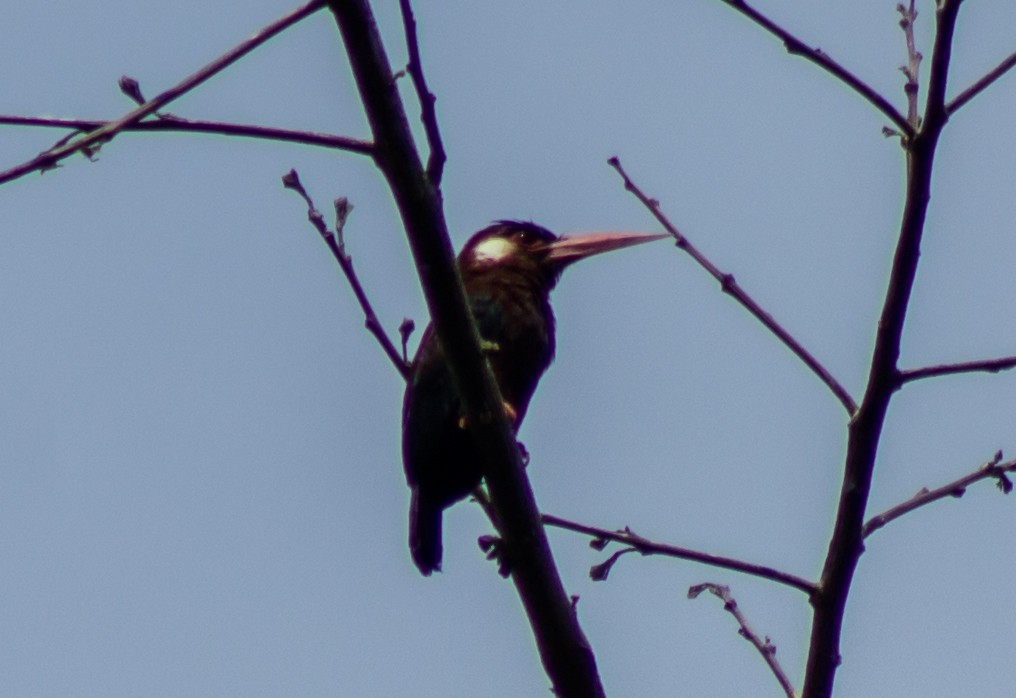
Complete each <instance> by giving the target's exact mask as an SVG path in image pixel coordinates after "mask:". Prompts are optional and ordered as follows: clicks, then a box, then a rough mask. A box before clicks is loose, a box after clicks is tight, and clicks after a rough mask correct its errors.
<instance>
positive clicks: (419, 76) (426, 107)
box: [399, 0, 447, 191]
mask: <svg viewBox="0 0 1016 698" xmlns="http://www.w3.org/2000/svg"><path fill="white" fill-rule="evenodd" d="M399 9H400V10H401V11H402V25H403V27H404V29H405V33H406V50H407V51H408V53H409V63H408V65H406V72H407V73H409V77H410V78H412V80H413V87H414V88H415V89H416V97H417V99H418V100H419V102H420V121H422V122H423V129H424V132H425V133H426V134H427V146H428V147H429V149H430V157H428V158H427V177H429V178H430V183H431V184H432V185H433V186H434V188H435V189H437V190H439V191H440V189H441V175H442V174H443V173H444V165H445V160H447V156H446V155H445V149H444V142H443V141H442V140H441V129H440V128H438V125H437V112H436V111H435V110H434V102H435V101H437V98H436V97H435V96H434V94H433V93H432V92H431V91H430V88H428V87H427V79H426V78H425V77H424V75H423V62H422V61H421V60H420V43H419V41H418V40H417V35H416V18H415V17H414V16H413V7H412V5H411V4H410V0H399Z"/></svg>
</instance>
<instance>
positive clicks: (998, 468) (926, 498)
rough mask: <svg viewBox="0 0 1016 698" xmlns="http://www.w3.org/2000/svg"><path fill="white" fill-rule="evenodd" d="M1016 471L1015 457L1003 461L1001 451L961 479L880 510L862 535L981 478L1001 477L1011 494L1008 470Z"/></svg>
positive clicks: (1001, 483) (1001, 487)
mask: <svg viewBox="0 0 1016 698" xmlns="http://www.w3.org/2000/svg"><path fill="white" fill-rule="evenodd" d="M1014 472H1016V459H1010V460H1008V461H1005V462H1004V463H1003V462H1002V452H1001V451H998V452H997V453H996V454H995V455H994V457H993V458H992V459H991V460H990V461H988V462H987V463H985V464H984V465H982V466H981V467H980V468H978V469H977V470H975V471H974V472H972V473H970V474H969V475H964V476H963V477H961V478H959V479H958V480H954V481H952V482H950V483H948V484H946V485H942V486H941V487H936V488H935V489H933V490H929V489H927V488H922V489H921V491H920V492H918V493H917V494H915V495H914V496H913V497H911V498H910V499H908V500H907V501H905V502H901V503H900V504H897V505H896V506H894V507H892V508H890V509H887V510H886V511H883V512H882V513H881V514H878V515H876V516H873V517H871V518H870V519H868V520H867V521H866V522H865V524H864V528H862V529H861V535H862V536H863V537H865V538H867V537H868V536H870V535H871V534H872V533H874V532H875V531H877V530H878V529H880V528H882V527H883V526H885V525H886V524H887V523H889V522H890V521H894V520H895V519H898V518H900V517H901V516H903V515H904V514H909V513H910V512H912V511H913V510H914V509H919V508H920V507H923V506H925V505H927V504H931V503H932V502H936V501H938V500H939V499H945V498H946V497H962V496H963V495H964V494H965V493H966V491H967V487H969V486H970V485H972V484H974V483H975V482H979V481H981V480H987V479H988V478H995V479H996V480H998V483H997V484H998V489H999V490H1001V491H1002V493H1003V494H1009V493H1010V492H1012V487H1013V485H1012V481H1011V480H1010V479H1009V474H1010V473H1014Z"/></svg>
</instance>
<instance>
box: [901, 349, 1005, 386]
mask: <svg viewBox="0 0 1016 698" xmlns="http://www.w3.org/2000/svg"><path fill="white" fill-rule="evenodd" d="M1012 368H1016V356H1006V357H1003V358H1001V359H982V360H979V361H963V362H961V363H956V364H939V365H938V366H925V367H923V368H912V369H910V370H908V371H900V373H899V376H898V381H899V384H900V385H901V386H902V385H904V384H905V383H910V382H912V381H916V380H921V379H922V378H933V377H936V376H951V375H954V374H957V373H977V372H985V373H999V372H1000V371H1008V370H1009V369H1012Z"/></svg>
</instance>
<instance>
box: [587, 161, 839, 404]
mask: <svg viewBox="0 0 1016 698" xmlns="http://www.w3.org/2000/svg"><path fill="white" fill-rule="evenodd" d="M607 163H608V164H609V165H610V166H611V167H613V168H614V169H615V170H617V173H618V174H619V175H621V178H622V179H623V180H624V188H625V189H627V190H628V191H630V192H631V193H632V194H634V195H635V196H636V198H638V200H639V201H641V202H642V205H643V206H645V207H646V208H647V209H649V212H650V213H651V214H653V216H654V217H655V218H656V220H658V221H659V222H660V224H661V225H662V226H663V227H664V228H665V229H666V230H667V232H668V233H670V234H671V235H673V236H674V240H675V241H676V242H677V246H678V247H679V248H680V249H682V250H684V251H685V252H687V253H688V254H689V255H690V256H691V258H692V259H694V260H695V261H696V262H697V263H698V265H699V266H700V267H702V268H703V269H705V270H706V271H707V272H709V274H710V275H711V276H712V277H713V278H714V279H716V280H717V281H718V282H719V283H720V288H722V289H723V292H724V293H727V294H730V296H731V297H733V298H734V300H736V301H737V302H738V303H740V304H741V305H742V306H744V307H745V309H746V310H747V311H748V312H749V313H751V314H752V315H754V316H755V318H756V319H757V320H758V321H759V322H761V323H762V324H763V325H765V327H766V329H768V330H769V331H770V332H772V333H773V334H774V335H776V337H777V338H778V339H779V340H780V341H781V342H783V344H784V345H786V347H787V348H788V349H790V351H792V352H793V353H794V354H795V355H796V356H797V357H798V358H799V359H801V361H803V362H804V363H805V365H806V366H807V367H808V368H810V369H811V370H812V372H813V373H814V374H815V375H816V376H818V377H819V379H820V380H821V381H822V382H823V383H825V384H826V387H827V388H829V390H830V391H832V393H833V395H835V396H836V398H837V399H838V400H839V401H840V404H842V405H843V407H844V408H845V409H846V410H847V413H848V414H850V415H853V414H854V412H855V411H857V403H856V402H854V398H852V397H851V396H850V393H848V392H847V390H846V388H844V387H843V386H842V385H840V383H839V381H837V380H836V379H835V378H834V377H833V375H832V374H831V373H830V372H829V370H828V369H826V367H825V366H823V365H822V364H821V363H820V362H819V360H818V359H816V358H815V357H814V356H812V355H811V352H809V351H808V350H807V349H805V348H804V347H803V346H802V345H801V343H800V342H798V341H797V340H796V339H795V338H794V336H793V335H791V334H790V333H789V332H788V331H787V330H785V329H784V328H783V326H782V325H780V323H778V322H777V321H776V320H775V319H774V318H773V316H772V315H770V314H769V313H768V312H766V311H765V310H763V308H762V306H760V305H759V304H758V303H757V302H756V301H755V299H754V298H752V297H751V296H749V295H748V293H747V292H746V291H745V290H744V289H742V288H741V286H740V285H739V284H738V283H737V281H736V280H735V279H734V275H733V274H726V273H724V272H722V271H720V269H719V268H718V267H717V266H716V265H715V264H713V263H712V262H711V261H710V260H709V259H708V258H707V257H706V256H705V255H704V254H702V253H701V252H699V250H698V249H697V248H696V247H695V246H694V245H692V244H691V242H690V241H689V240H688V238H686V237H685V236H684V234H682V233H681V231H679V230H678V229H677V227H676V226H675V225H674V224H673V223H671V221H670V219H669V218H667V216H666V215H664V213H663V211H662V210H661V209H660V202H659V201H657V200H656V199H652V198H650V197H649V196H647V195H646V194H645V192H643V191H642V189H640V188H639V187H638V185H636V184H635V183H634V182H633V181H632V180H631V178H630V177H629V176H628V173H627V172H625V170H624V168H623V167H622V166H621V161H620V160H618V159H617V158H616V157H612V158H610V159H609V160H608V161H607Z"/></svg>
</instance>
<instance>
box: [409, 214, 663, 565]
mask: <svg viewBox="0 0 1016 698" xmlns="http://www.w3.org/2000/svg"><path fill="white" fill-rule="evenodd" d="M662 237H666V236H665V235H643V234H634V233H594V234H589V235H580V236H571V237H558V236H556V235H554V234H553V233H551V232H550V231H549V230H547V229H546V228H542V227H540V226H538V225H535V224H533V223H523V222H519V221H498V222H497V223H495V224H493V225H491V226H489V227H487V228H484V229H483V230H481V231H480V232H478V233H476V234H475V235H474V236H473V237H472V238H470V240H469V242H467V243H466V246H465V247H464V248H463V249H462V252H461V253H459V257H458V266H459V272H460V274H461V275H462V281H463V284H464V286H465V289H466V297H467V299H468V301H469V305H470V308H471V309H472V312H473V316H474V317H475V318H476V324H477V326H478V328H479V331H480V337H481V338H482V340H483V345H484V346H483V348H484V350H485V351H486V352H487V356H488V360H489V361H490V365H491V369H492V370H493V372H494V376H495V378H496V379H497V382H498V386H499V388H500V389H501V396H502V397H503V398H504V401H505V412H506V413H507V415H508V417H509V419H511V421H512V423H513V425H514V427H515V429H516V430H518V427H519V425H520V424H521V423H522V418H523V417H524V416H525V414H526V408H527V407H528V406H529V400H530V398H531V397H532V396H533V392H534V391H535V390H536V384H537V382H538V381H539V380H540V376H541V375H543V372H544V371H545V370H547V367H548V366H549V365H550V362H551V361H552V360H553V358H554V314H553V312H551V308H550V291H551V289H553V288H554V285H555V284H556V283H557V280H558V278H559V277H560V276H561V272H562V271H563V270H564V268H565V267H567V266H568V265H569V264H571V263H572V262H576V261H578V260H580V259H584V258H586V257H589V256H592V255H595V254H599V253H601V252H608V251H610V250H617V249H621V248H622V247H628V246H629V245H637V244H639V243H642V242H649V241H650V240H656V239H659V238H662ZM402 458H403V462H404V464H405V469H406V479H407V480H408V481H409V486H410V488H411V489H412V503H411V505H410V511H409V549H410V552H411V554H412V556H413V561H414V562H415V563H416V566H417V567H418V568H419V569H420V572H422V573H423V574H424V575H429V574H430V573H431V572H433V571H434V570H440V569H441V517H442V514H443V512H444V510H445V509H446V508H448V507H449V506H451V505H452V504H454V503H455V502H457V501H458V500H460V499H462V498H464V497H465V496H466V495H467V494H469V493H470V492H471V491H472V490H473V489H474V488H475V487H476V486H477V485H479V484H480V480H481V478H482V477H483V467H482V464H481V463H479V462H478V459H477V456H476V451H475V449H474V446H473V442H472V436H471V434H470V432H469V428H468V424H467V422H466V420H465V416H464V412H463V409H462V405H461V403H460V401H459V397H458V395H457V393H456V391H455V386H454V385H453V384H452V378H451V374H450V373H449V371H448V367H447V365H446V364H445V360H444V356H443V353H442V351H441V345H440V343H439V342H438V340H437V335H436V334H435V333H434V328H433V326H428V327H427V329H426V330H425V331H424V334H423V338H422V339H421V340H420V347H419V349H418V350H417V352H416V356H415V357H414V359H413V365H412V375H411V377H410V380H409V384H408V385H407V387H406V395H405V400H404V402H403V408H402Z"/></svg>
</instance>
